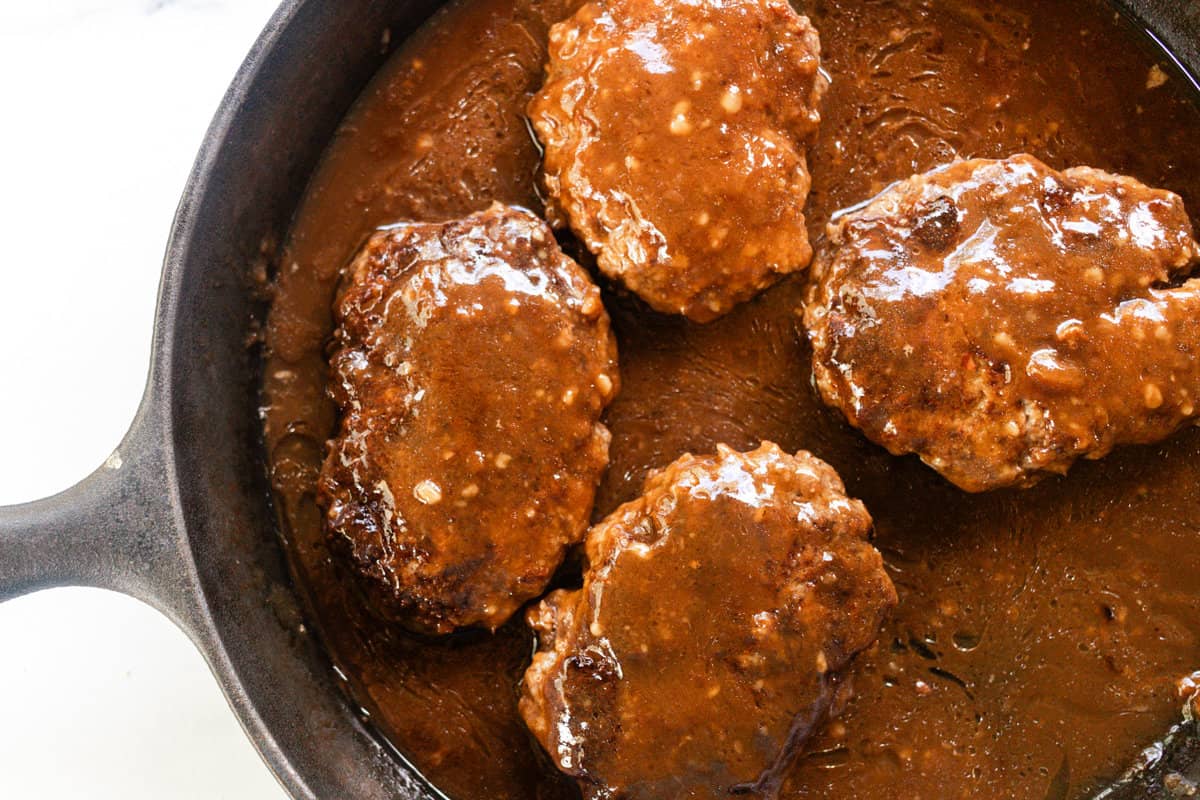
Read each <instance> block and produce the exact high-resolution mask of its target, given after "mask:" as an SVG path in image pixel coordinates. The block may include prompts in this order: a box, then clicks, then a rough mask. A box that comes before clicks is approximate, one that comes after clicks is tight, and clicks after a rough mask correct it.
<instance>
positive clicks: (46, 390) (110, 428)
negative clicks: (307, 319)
mask: <svg viewBox="0 0 1200 800" xmlns="http://www.w3.org/2000/svg"><path fill="white" fill-rule="evenodd" d="M275 1H276V0H36V1H35V2H15V0H0V98H3V100H2V102H3V106H2V108H3V111H2V112H0V113H2V116H0V231H2V232H3V236H2V239H0V241H2V242H3V247H4V250H3V256H2V257H0V280H2V284H0V420H3V421H4V438H3V447H4V451H3V452H4V456H5V457H4V458H2V459H0V504H5V503H15V502H20V501H25V500H32V499H35V498H37V497H40V496H44V495H48V494H52V493H54V492H56V491H59V490H61V489H64V488H66V487H67V486H69V485H70V484H72V483H74V482H75V481H76V480H78V479H80V478H82V477H83V476H85V475H86V474H88V473H89V472H91V470H92V469H93V468H95V467H96V466H98V465H99V464H100V463H101V462H103V461H104V459H105V458H106V457H107V456H108V454H109V453H110V452H111V451H112V450H113V448H114V447H115V446H116V445H117V443H118V442H119V441H120V439H121V436H122V434H123V433H124V432H125V429H126V427H127V426H128V424H129V421H130V419H131V418H132V416H133V413H134V410H135V409H136V407H137V403H138V400H139V398H140V396H141V392H142V386H143V383H144V381H145V376H146V369H147V364H148V360H149V353H150V329H151V325H152V318H153V311H154V301H155V293H156V290H157V285H158V276H159V267H160V263H161V259H162V253H163V249H164V247H165V244H166V237H167V233H168V230H169V228H170V223H171V218H172V215H173V214H174V210H175V206H176V203H177V202H178V199H179V195H180V193H181V191H182V189H183V185H184V182H185V179H186V177H187V174H188V171H189V170H190V167H191V163H192V159H193V157H194V155H195V153H196V150H197V148H198V147H199V145H200V142H201V139H202V138H203V136H204V131H205V129H206V127H207V125H208V122H209V119H210V117H211V116H212V113H213V111H214V110H215V109H216V106H217V103H218V102H219V101H220V98H221V95H222V94H223V93H224V91H225V87H226V85H227V84H228V83H229V80H230V79H231V78H232V76H233V74H234V72H235V71H236V69H237V66H238V64H239V63H240V62H241V60H242V58H243V56H244V55H245V53H246V52H247V51H248V50H249V48H250V45H251V44H252V42H253V41H254V38H255V37H256V36H257V34H258V31H259V30H260V29H261V27H262V26H263V25H264V24H265V22H266V20H267V19H268V17H269V16H270V14H271V12H272V10H273V8H274V5H275ZM282 797H283V792H282V791H281V790H280V789H279V788H278V786H277V785H276V784H275V781H274V779H273V778H272V776H271V775H270V773H269V772H268V770H267V768H266V767H265V766H264V765H263V764H262V762H261V761H259V759H258V756H257V754H256V753H255V752H254V749H253V747H252V746H251V745H250V743H249V742H248V741H247V740H246V738H245V737H244V735H243V734H242V732H241V729H240V728H239V727H238V724H237V721H236V720H235V719H234V717H233V715H232V713H231V712H230V711H229V709H228V707H227V706H226V704H225V701H224V698H223V697H222V696H221V693H220V691H219V690H218V688H217V685H216V683H215V681H214V680H213V678H212V677H211V675H210V674H209V672H208V669H207V667H206V666H205V664H204V662H203V660H202V659H201V658H200V656H199V654H198V653H197V652H196V651H195V650H194V649H193V648H192V646H191V644H190V643H189V642H188V640H187V639H186V638H185V637H184V636H183V634H182V633H180V632H179V631H178V630H176V629H175V628H174V627H173V626H172V625H171V623H169V622H168V621H167V620H166V619H165V618H163V617H161V616H160V615H159V614H158V613H157V612H155V611H153V610H151V609H149V608H147V607H146V606H143V605H141V604H140V603H137V602H136V601H133V600H129V599H127V598H124V597H121V596H119V595H115V594H110V593H107V592H101V591H96V590H85V589H62V590H56V591H50V592H42V593H39V594H36V595H33V596H30V597H25V598H20V599H18V600H14V601H11V602H9V603H6V604H3V605H0V798H3V799H4V800H24V799H25V798H35V799H36V800H43V799H45V800H58V799H59V798H64V799H65V798H70V799H71V800H105V799H106V798H114V800H115V799H116V798H120V800H142V799H143V798H145V799H146V800H149V799H150V798H154V800H164V799H168V798H188V799H189V800H190V798H196V799H197V800H199V799H200V798H204V800H212V799H213V798H230V800H233V799H235V798H236V799H238V800H240V799H241V798H254V800H260V799H261V798H266V799H267V800H274V799H276V798H282Z"/></svg>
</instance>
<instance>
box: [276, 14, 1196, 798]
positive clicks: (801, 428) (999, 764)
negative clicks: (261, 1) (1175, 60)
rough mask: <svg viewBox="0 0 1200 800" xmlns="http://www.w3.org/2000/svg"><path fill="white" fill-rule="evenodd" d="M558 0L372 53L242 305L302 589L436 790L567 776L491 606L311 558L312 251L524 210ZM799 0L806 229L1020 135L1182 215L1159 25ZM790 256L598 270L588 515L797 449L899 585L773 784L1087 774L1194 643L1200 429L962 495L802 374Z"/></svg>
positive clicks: (1104, 773)
mask: <svg viewBox="0 0 1200 800" xmlns="http://www.w3.org/2000/svg"><path fill="white" fill-rule="evenodd" d="M574 5H575V3H574V2H573V0H516V1H515V2H513V0H457V2H453V3H451V4H450V6H448V7H447V8H445V9H443V11H442V12H440V13H439V14H437V15H436V16H435V17H434V19H433V20H432V21H431V22H430V23H428V24H427V25H426V26H425V27H424V28H423V29H422V30H421V31H420V32H419V33H418V34H417V35H415V36H414V37H413V38H412V39H411V40H409V41H408V42H407V43H405V44H404V45H403V46H402V47H401V49H400V50H399V51H398V52H397V53H396V54H394V55H393V57H392V58H391V60H390V61H389V63H388V64H387V65H386V66H385V67H384V69H383V70H382V71H381V72H380V74H379V75H378V76H377V77H376V78H375V80H374V82H373V83H372V84H371V86H370V87H369V88H368V89H367V90H366V92H365V93H364V94H363V96H362V97H361V98H360V100H359V102H358V104H357V106H356V107H355V108H354V110H353V111H352V112H351V113H350V114H349V116H348V117H347V119H346V121H345V122H344V124H343V126H342V128H341V130H340V131H339V133H338V134H337V136H336V138H335V140H334V141H333V142H332V144H331V145H330V147H329V149H328V151H327V153H326V155H325V158H324V161H323V163H322V164H321V166H320V168H319V169H318V170H317V172H316V174H315V176H314V177H313V179H312V182H311V184H310V187H309V189H308V193H307V195H306V197H305V198H304V200H303V203H302V205H301V207H300V210H299V212H298V214H297V217H296V219H295V222H294V227H293V230H292V232H291V235H290V238H289V240H288V241H287V243H286V244H285V246H284V248H283V250H282V253H281V254H280V258H279V266H278V275H277V279H276V286H275V298H274V302H273V306H272V309H271V314H270V319H269V324H268V328H267V345H268V347H267V351H268V354H267V357H266V363H265V366H264V406H265V408H264V413H265V439H266V446H267V448H268V453H269V463H270V469H271V475H272V482H273V486H274V489H275V501H276V506H277V510H278V512H279V515H280V519H281V525H282V529H283V533H284V537H285V540H286V542H287V546H288V549H289V553H290V556H291V560H292V566H293V570H294V572H295V575H296V578H297V582H298V584H299V585H300V586H301V587H302V589H303V591H304V592H305V593H306V596H307V601H308V603H309V606H310V617H311V621H312V622H313V623H315V625H316V627H317V628H318V630H319V631H320V634H321V636H322V637H323V640H324V643H325V645H326V646H327V648H328V650H329V653H330V656H331V658H332V660H333V661H334V663H335V664H336V665H337V666H338V668H339V669H340V671H341V672H342V673H343V674H344V675H345V676H347V689H348V691H349V692H350V694H351V695H352V696H353V698H354V699H355V701H356V702H357V703H359V704H360V705H362V706H363V708H364V709H365V710H366V711H367V712H368V713H369V715H370V720H371V722H372V723H373V724H375V725H376V726H377V727H378V729H379V730H380V731H381V732H382V733H383V735H384V736H386V737H387V738H388V739H389V740H390V741H391V742H392V743H394V745H395V746H396V747H397V749H399V750H400V751H401V752H402V753H403V754H404V755H405V756H406V757H407V758H408V759H410V760H411V761H412V762H413V763H414V764H415V765H416V767H417V768H418V769H420V770H421V771H422V773H424V774H425V775H426V776H427V777H428V778H429V779H430V780H431V781H432V782H433V783H434V784H436V785H437V786H438V787H439V788H440V789H441V790H442V791H443V792H445V793H446V794H447V795H449V796H450V797H452V798H456V800H485V799H487V800H492V799H493V798H494V799H496V800H501V799H503V798H514V799H516V798H569V797H573V796H575V790H574V788H573V787H571V786H570V785H569V783H568V782H567V781H565V780H564V779H562V778H561V777H559V776H557V775H556V774H555V772H554V771H553V770H552V769H551V768H550V766H549V763H548V761H546V760H545V759H544V758H543V757H542V756H541V754H540V753H539V751H538V749H537V746H536V745H535V744H534V743H533V741H532V739H531V738H530V736H529V735H528V733H527V732H526V731H525V729H524V727H523V725H522V723H521V721H520V719H519V718H518V716H517V710H516V697H517V688H516V687H517V684H518V681H519V680H520V676H521V674H522V672H523V670H524V668H525V666H526V664H527V663H528V659H529V654H530V650H531V646H532V642H531V637H530V634H529V633H528V632H527V631H526V630H525V628H524V623H523V622H521V621H520V620H519V619H518V620H516V621H514V622H513V623H510V624H509V625H508V626H506V627H505V628H504V629H502V630H501V631H500V632H498V633H497V634H495V635H494V636H493V635H488V634H484V633H466V634H459V635H455V636H453V637H449V638H447V639H443V640H421V639H419V638H415V637H412V636H408V635H405V634H403V633H401V632H399V631H398V630H397V629H395V628H392V627H389V626H387V625H386V624H384V623H382V622H380V621H379V620H377V619H376V618H375V617H374V616H372V614H371V613H370V612H369V611H367V610H366V609H365V607H364V605H363V602H362V600H361V598H360V597H359V595H358V594H357V592H356V590H355V589H354V588H353V586H354V584H353V582H352V580H351V578H350V576H349V575H347V574H345V573H344V572H343V570H342V569H341V567H340V566H339V564H338V563H336V562H335V561H333V560H331V558H330V554H329V552H328V550H327V547H326V543H325V538H324V534H323V532H322V530H321V518H320V513H319V511H318V509H317V507H316V505H315V503H314V499H313V496H314V487H315V481H316V476H317V471H318V469H319V465H320V461H321V458H322V454H323V449H324V442H325V440H326V439H327V438H328V436H329V435H330V433H331V432H332V431H333V427H334V422H335V417H334V410H333V407H332V404H331V402H330V401H329V399H328V398H327V397H326V395H325V382H326V377H327V375H326V366H325V346H326V342H327V340H328V338H329V335H330V333H331V326H332V322H331V315H330V305H331V302H332V298H333V292H334V288H335V286H336V282H337V279H338V272H339V270H340V269H341V268H342V266H343V265H344V264H345V263H346V262H347V260H348V259H349V258H350V256H351V255H352V254H353V252H354V250H355V249H356V248H357V247H358V246H359V244H361V242H362V241H363V240H364V239H365V237H366V236H367V235H368V234H369V233H370V232H371V231H372V230H373V229H374V228H375V227H377V226H379V225H383V224H387V223H391V222H394V221H396V220H399V219H421V220H433V219H444V218H448V217H453V216H459V215H463V214H466V213H468V212H471V211H475V210H478V209H482V208H485V207H487V206H488V205H489V204H490V203H491V201H492V200H500V201H504V202H507V203H515V204H521V205H525V206H528V207H530V208H532V209H534V210H536V211H540V209H541V205H540V201H539V199H538V196H537V193H536V191H535V188H534V181H535V176H536V170H537V165H538V151H537V149H536V147H535V146H534V144H533V143H532V141H531V139H530V136H529V133H528V131H527V129H526V126H525V122H524V119H523V117H522V114H523V109H524V107H525V104H526V102H527V100H528V98H529V97H530V96H531V95H532V93H533V91H535V90H536V89H537V88H538V86H539V85H540V82H541V76H542V67H543V62H544V59H545V43H546V36H547V30H548V28H549V25H550V24H552V23H553V22H555V21H557V20H559V19H562V18H564V17H565V16H567V15H568V14H569V13H571V11H572V9H573V7H574ZM800 10H801V11H803V12H805V13H807V14H809V15H810V16H811V17H812V19H813V21H814V23H815V24H816V26H817V27H818V29H819V30H820V32H821V40H822V50H823V54H824V55H823V58H824V65H825V68H826V69H827V70H828V71H829V73H830V74H831V75H832V77H833V86H832V88H831V90H830V92H829V94H828V96H827V97H826V99H825V103H824V106H823V117H824V122H823V124H822V127H821V133H820V138H819V140H818V142H817V143H816V144H815V146H814V147H813V149H812V151H811V153H810V163H811V166H812V172H813V180H814V184H813V193H812V196H811V198H810V201H809V205H808V216H809V220H810V232H811V235H812V236H813V239H814V241H815V242H816V246H817V247H820V246H821V240H822V239H823V231H824V226H825V223H826V222H827V221H828V220H829V218H830V216H831V214H832V213H833V212H834V211H836V210H837V209H839V208H842V207H845V206H848V205H851V204H854V203H857V202H860V201H862V200H865V199H867V198H869V197H870V196H871V195H873V194H874V193H875V192H877V191H878V190H880V189H881V188H883V187H884V186H885V185H887V184H888V183H889V182H891V181H893V180H896V179H899V178H903V177H907V176H908V175H910V174H912V173H914V172H918V171H922V170H925V169H928V168H930V167H933V166H935V165H937V164H939V163H943V162H945V161H947V160H949V159H951V158H953V157H955V156H962V157H976V156H979V157H1003V156H1006V155H1009V154H1011V153H1014V152H1030V153H1032V154H1034V155H1035V156H1037V157H1039V158H1041V159H1043V160H1045V161H1046V162H1047V163H1049V164H1050V165H1051V166H1053V167H1056V168H1063V167H1067V166H1072V165H1076V164H1087V165H1090V166H1095V167H1100V168H1102V169H1106V170H1111V171H1115V172H1120V173H1126V174H1130V175H1133V176H1135V177H1137V178H1139V179H1141V180H1142V181H1144V182H1146V183H1148V184H1150V185H1154V186H1162V187H1165V188H1169V189H1172V190H1174V191H1176V192H1178V193H1180V194H1181V195H1182V196H1183V197H1184V200H1185V201H1186V202H1187V204H1188V208H1189V210H1190V211H1191V212H1192V214H1193V219H1196V217H1195V215H1196V213H1197V211H1198V210H1200V150H1197V148H1196V147H1195V146H1194V143H1195V141H1196V140H1197V137H1200V113H1198V112H1197V108H1196V107H1195V106H1194V105H1193V102H1192V99H1191V98H1190V97H1189V96H1187V95H1185V93H1184V90H1185V86H1184V81H1183V79H1182V78H1181V77H1180V76H1178V75H1175V74H1172V73H1166V72H1164V71H1163V70H1165V63H1164V62H1165V57H1163V56H1162V54H1160V53H1154V52H1151V51H1149V50H1147V49H1143V47H1142V43H1141V39H1140V36H1139V34H1138V33H1137V32H1136V31H1134V30H1133V29H1132V28H1131V27H1130V26H1129V25H1128V24H1127V23H1126V22H1125V21H1124V20H1123V19H1121V18H1119V17H1117V16H1116V15H1115V14H1114V13H1113V12H1112V10H1111V9H1110V8H1109V7H1108V6H1106V5H1105V4H1103V3H1102V2H1100V0H1061V1H1060V2H1055V3H1045V2H1040V1H1039V0H1013V1H1012V2H1007V3H1003V4H1000V3H994V2H988V0H955V1H954V2H940V3H934V2H918V1H913V2H899V1H897V0H815V1H814V2H808V3H801V4H800ZM1159 64H1163V65H1162V66H1159ZM1163 77H1166V81H1165V83H1162V82H1161V81H1162V78H1163ZM803 280H804V278H803V276H800V277H799V278H797V279H792V280H788V281H785V282H784V283H782V284H780V285H779V286H777V287H775V288H774V289H772V290H770V291H769V292H767V293H766V294H764V295H763V296H761V297H760V298H759V299H757V300H756V301H753V302H751V303H749V304H746V305H743V306H741V307H740V308H738V309H737V310H735V311H734V312H733V313H732V314H730V315H729V316H727V317H725V318H723V319H721V320H719V321H717V322H715V323H712V324H710V325H706V326H700V325H695V324H691V323H688V322H686V321H684V320H682V319H679V318H673V317H664V316H660V315H656V314H654V313H651V312H649V311H648V310H647V309H646V308H645V307H644V306H641V305H640V304H638V303H637V302H636V301H634V300H631V299H629V298H628V297H624V296H620V295H618V294H616V293H614V292H609V291H606V299H607V304H608V307H609V310H610V313H611V314H612V316H613V321H614V324H615V326H616V329H617V333H618V338H619V344H620V361H621V372H622V382H623V388H622V392H621V394H620V396H619V397H618V399H617V400H616V402H615V403H614V404H613V406H612V407H611V408H610V409H609V412H608V415H607V421H608V425H609V427H610V428H611V430H612V434H613V443H612V450H611V453H612V463H611V465H610V467H609V469H608V472H607V474H606V476H605V478H604V481H603V484H602V486H601V488H600V495H599V499H598V506H597V509H596V516H597V517H600V516H602V515H604V514H606V513H607V512H608V511H610V510H612V509H613V508H614V507H615V506H616V505H617V504H619V503H620V502H623V501H624V500H627V499H629V498H631V497H633V496H635V495H636V494H638V492H639V489H640V486H641V482H642V479H643V477H644V476H645V474H646V472H647V471H648V470H649V469H651V468H653V467H658V466H663V465H665V464H667V463H668V462H670V461H671V460H673V459H674V458H675V457H676V456H678V455H680V454H681V453H683V452H685V451H692V452H698V453H707V452H712V451H713V450H714V449H715V446H716V444H717V443H719V442H723V443H726V444H729V445H730V446H731V447H734V448H736V449H749V448H752V447H755V446H757V445H758V443H759V442H760V440H762V439H770V440H773V441H776V442H778V443H779V444H780V445H781V446H783V447H784V448H785V449H788V450H795V449H799V448H805V449H808V450H811V451H813V452H814V453H815V454H816V455H818V456H819V457H821V458H823V459H825V460H826V461H828V462H829V463H831V464H832V465H833V466H834V467H835V468H837V470H838V471H839V472H840V474H841V475H842V477H843V478H844V480H845V482H846V486H847V491H848V493H849V494H851V495H853V496H856V497H859V498H860V499H862V500H863V501H864V502H865V503H866V504H867V507H868V508H869V509H870V511H871V513H872V516H873V517H874V518H875V523H876V529H877V536H876V543H877V545H878V546H879V547H880V549H881V550H882V551H883V553H884V555H885V558H886V560H887V564H888V568H889V570H890V572H891V575H892V577H893V580H894V581H895V583H896V587H897V589H898V591H899V594H900V607H899V610H898V612H897V613H896V615H895V617H894V618H893V619H892V620H891V621H890V622H889V623H888V624H887V625H886V626H885V628H884V631H883V633H882V635H881V637H880V640H879V644H878V645H877V646H876V647H875V648H874V649H872V650H870V651H868V652H867V653H865V654H864V655H863V656H862V657H860V659H859V661H858V663H857V666H856V667H855V669H854V670H853V679H852V680H853V687H854V698H853V699H852V700H851V702H850V703H849V705H848V707H847V708H846V710H845V712H844V713H843V714H842V715H841V716H840V717H839V718H838V719H836V720H835V721H834V722H833V723H832V724H831V725H830V726H828V728H827V729H826V730H825V732H824V733H823V734H821V735H820V736H819V737H817V739H815V740H814V741H812V742H811V743H810V744H809V746H808V748H807V749H806V752H805V754H804V755H803V756H802V758H801V759H800V760H799V761H798V763H797V766H796V767H795V769H794V770H793V771H792V773H791V775H790V776H789V778H788V780H787V781H786V783H785V785H784V789H783V791H782V796H783V797H785V798H802V797H827V798H862V797H883V796H889V797H901V798H910V797H911V798H915V797H937V798H957V797H972V798H1001V797H1004V798H1007V797H1011V798H1050V799H1054V798H1077V797H1084V796H1087V795H1088V794H1089V793H1090V792H1092V791H1094V790H1095V789H1096V788H1098V787H1099V786H1101V785H1103V784H1104V783H1105V782H1106V781H1108V780H1110V779H1112V778H1114V777H1115V776H1116V775H1117V774H1118V773H1119V772H1120V771H1121V770H1122V769H1123V768H1124V767H1125V766H1126V765H1127V764H1128V763H1129V762H1131V760H1132V759H1133V758H1134V757H1135V755H1136V754H1137V753H1138V752H1139V751H1140V749H1141V748H1142V747H1143V746H1145V745H1146V744H1148V743H1149V742H1150V741H1152V740H1153V739H1155V738H1157V737H1158V736H1160V735H1161V734H1162V733H1163V732H1164V731H1165V729H1166V727H1167V726H1168V725H1169V724H1170V723H1171V721H1173V720H1174V719H1175V718H1176V717H1177V715H1178V708H1179V705H1180V701H1179V700H1178V699H1177V697H1176V693H1175V684H1176V681H1178V680H1179V679H1180V678H1182V677H1183V676H1185V675H1187V674H1188V673H1190V672H1192V671H1193V670H1195V669H1197V668H1200V585H1198V580H1197V576H1200V546H1197V531H1198V530H1200V431H1198V430H1196V429H1194V428H1193V429H1189V430H1187V431H1185V432H1183V433H1181V434H1179V435H1177V436H1175V437H1173V438H1172V439H1171V440H1169V441H1168V442H1166V443H1165V444H1163V445H1161V446H1158V447H1147V448H1126V449H1122V450H1118V451H1117V452H1116V453H1114V454H1113V455H1111V456H1109V457H1108V458H1106V459H1104V460H1103V461H1100V462H1087V463H1081V464H1079V465H1078V466H1076V467H1075V468H1074V469H1073V470H1072V471H1071V474H1070V475H1069V476H1068V477H1067V478H1065V479H1058V478H1055V479H1049V480H1046V481H1044V482H1043V483H1041V484H1040V485H1039V486H1037V487H1036V488H1034V489H1032V490H1028V491H1001V492H994V493H991V494H986V495H967V494H965V493H963V492H960V491H958V490H956V489H954V488H953V487H951V486H950V485H949V484H947V483H945V482H944V481H943V480H942V479H941V478H939V477H938V476H937V475H936V474H935V473H934V472H933V471H932V470H930V469H928V468H927V467H924V466H922V465H921V464H920V463H918V462H917V461H916V460H915V459H912V458H909V459H897V458H893V457H891V456H889V455H887V454H886V453H885V452H884V451H883V450H882V449H881V448H877V447H875V446H873V445H871V444H869V443H868V442H867V441H865V440H864V439H863V438H862V437H861V436H860V435H859V434H857V433H855V432H854V431H852V430H851V429H850V428H849V427H848V426H847V425H846V424H845V422H844V421H843V420H842V419H841V418H840V416H838V415H837V414H835V413H834V412H832V411H829V410H827V409H825V408H824V407H823V406H822V405H821V404H820V402H819V400H818V399H817V397H816V395H815V393H814V391H813V389H812V387H811V385H810V366H811V365H810V353H809V350H808V347H807V345H806V344H805V342H804V340H803V336H802V335H801V333H800V328H799V319H798V317H797V315H796V309H797V308H798V306H799V300H800V293H801V292H800V290H801V287H802V284H803ZM568 572H569V570H568ZM569 579H570V578H569V577H568V578H567V580H569Z"/></svg>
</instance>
